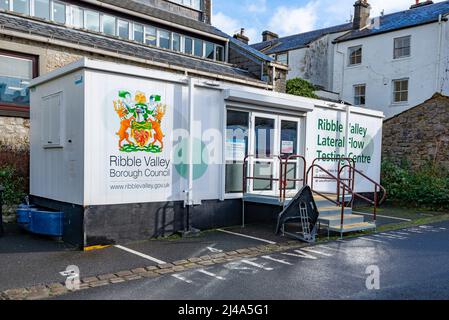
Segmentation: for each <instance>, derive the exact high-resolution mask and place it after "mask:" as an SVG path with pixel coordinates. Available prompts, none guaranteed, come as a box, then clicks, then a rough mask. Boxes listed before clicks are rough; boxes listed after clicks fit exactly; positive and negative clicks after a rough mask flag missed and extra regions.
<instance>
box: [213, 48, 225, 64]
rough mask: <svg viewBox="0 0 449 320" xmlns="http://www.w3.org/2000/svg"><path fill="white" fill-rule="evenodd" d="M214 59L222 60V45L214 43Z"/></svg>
mask: <svg viewBox="0 0 449 320" xmlns="http://www.w3.org/2000/svg"><path fill="white" fill-rule="evenodd" d="M215 60H217V61H224V47H223V46H219V45H215Z"/></svg>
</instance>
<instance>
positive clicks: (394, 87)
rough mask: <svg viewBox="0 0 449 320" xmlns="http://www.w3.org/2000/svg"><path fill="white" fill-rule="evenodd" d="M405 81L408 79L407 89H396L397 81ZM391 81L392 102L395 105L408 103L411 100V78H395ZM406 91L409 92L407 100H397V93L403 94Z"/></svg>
mask: <svg viewBox="0 0 449 320" xmlns="http://www.w3.org/2000/svg"><path fill="white" fill-rule="evenodd" d="M404 81H407V90H399V91H396V83H397V82H404ZM391 83H392V104H393V105H404V104H408V103H409V101H410V78H401V79H393V80H392V82H391ZM401 89H402V88H401ZM404 92H406V93H407V100H401V101H396V93H399V94H402V93H404Z"/></svg>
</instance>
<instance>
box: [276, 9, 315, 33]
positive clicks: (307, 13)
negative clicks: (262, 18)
mask: <svg viewBox="0 0 449 320" xmlns="http://www.w3.org/2000/svg"><path fill="white" fill-rule="evenodd" d="M319 7H320V6H319V1H313V2H309V3H307V4H306V5H305V6H302V7H287V6H280V7H277V8H276V10H275V12H274V14H273V17H272V18H271V20H270V22H269V23H268V27H269V29H270V31H274V32H276V33H279V35H281V36H284V35H291V34H296V33H302V32H307V31H310V30H313V29H314V28H315V25H316V22H317V19H318V14H319Z"/></svg>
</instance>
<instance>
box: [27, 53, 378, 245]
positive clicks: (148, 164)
mask: <svg viewBox="0 0 449 320" xmlns="http://www.w3.org/2000/svg"><path fill="white" fill-rule="evenodd" d="M382 119H383V115H382V114H381V113H379V112H375V111H372V110H368V109H365V108H357V107H352V106H346V105H342V104H336V103H331V102H326V101H321V100H316V99H308V98H303V97H296V96H291V95H287V94H281V93H276V92H272V91H267V90H263V89H257V88H254V87H251V85H250V84H248V85H246V84H236V83H230V82H225V81H220V80H217V81H210V80H207V79H202V78H197V77H191V76H189V75H184V74H175V73H171V72H166V71H159V70H152V69H145V68H140V67H135V66H130V65H124V64H116V63H111V62H103V61H94V60H90V59H86V58H83V59H81V60H79V61H77V62H75V63H72V64H70V65H67V66H65V67H62V68H60V69H58V70H55V71H53V72H50V73H48V74H46V75H43V76H41V77H39V78H36V79H34V80H33V81H32V83H31V166H30V170H31V173H30V194H31V196H32V199H33V201H34V202H36V203H37V204H38V205H41V206H45V207H48V208H52V209H57V210H61V211H63V212H64V214H65V219H64V239H65V240H66V241H68V242H72V243H76V244H79V245H80V246H89V245H96V244H108V243H115V242H119V241H126V240H131V239H142V238H147V237H152V236H159V235H164V234H165V235H166V234H170V233H172V232H176V231H177V230H180V229H182V228H183V227H184V216H185V211H186V206H188V205H194V209H193V210H191V223H192V225H194V226H195V227H198V228H201V229H203V228H212V227H222V226H228V225H236V224H239V223H240V222H241V213H242V200H241V199H242V197H243V189H244V188H243V176H244V174H243V161H246V163H247V164H249V166H248V168H249V170H248V175H249V176H258V177H269V178H270V179H272V180H250V181H249V182H248V184H247V185H246V186H245V189H246V190H245V192H246V193H248V194H254V195H261V196H274V197H276V196H277V195H278V193H279V187H280V186H279V180H276V178H279V175H280V172H279V171H280V169H279V168H280V166H279V162H280V161H281V160H279V159H280V158H279V156H280V155H283V156H284V157H285V156H288V155H293V154H298V155H303V156H304V157H305V160H306V166H307V167H309V165H310V164H311V163H312V162H313V161H314V159H315V158H317V157H338V156H342V155H345V156H349V157H351V158H354V159H355V160H356V162H357V168H358V169H359V170H361V171H363V172H364V173H365V174H366V175H367V176H369V177H370V178H372V179H373V180H375V181H379V176H380V161H381V136H382V130H381V129H382ZM254 155H255V156H254ZM321 165H322V166H323V167H325V168H327V169H329V170H330V171H331V172H333V173H336V171H335V170H336V163H335V161H334V162H332V161H323V162H321ZM303 169H304V168H303V164H302V161H300V159H294V160H292V161H289V171H288V172H289V173H288V174H289V175H290V176H289V177H291V178H297V179H299V178H301V174H302V172H303ZM305 169H307V168H305ZM291 184H292V185H293V187H292V188H291V189H293V191H294V190H298V189H299V187H300V186H302V185H301V183H300V182H291ZM315 188H316V189H317V190H320V191H323V192H332V191H333V190H334V189H335V185H331V184H329V183H328V181H325V180H322V179H318V178H317V179H316V181H315ZM355 188H356V189H357V191H358V192H372V191H373V190H372V187H371V186H369V185H365V183H364V182H363V181H357V180H356V185H355ZM290 191H291V190H290Z"/></svg>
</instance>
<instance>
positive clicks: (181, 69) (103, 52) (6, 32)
mask: <svg viewBox="0 0 449 320" xmlns="http://www.w3.org/2000/svg"><path fill="white" fill-rule="evenodd" d="M0 34H3V35H7V36H13V37H18V38H22V39H27V40H31V41H37V42H42V43H48V44H52V45H56V46H61V47H66V48H71V49H75V50H80V51H84V52H90V53H96V54H99V55H105V56H109V57H114V58H118V59H121V60H125V61H126V60H128V61H133V62H137V63H142V64H146V65H149V66H154V67H158V68H165V69H171V70H174V71H179V72H183V73H186V72H187V73H189V74H195V75H197V76H203V77H208V78H214V79H220V80H224V81H228V82H234V83H239V84H246V85H248V86H252V87H257V88H263V89H268V90H271V89H272V86H271V85H269V84H267V83H261V82H252V81H249V80H244V79H239V78H233V77H231V76H225V75H221V74H216V73H209V72H206V71H200V70H196V69H190V68H185V67H180V66H176V65H171V64H168V63H163V62H157V61H153V60H148V59H144V58H137V57H132V56H128V55H125V54H121V53H115V52H111V51H107V50H103V49H97V48H93V47H87V46H82V45H79V44H76V43H71V42H65V41H62V40H56V39H51V38H48V37H44V36H38V35H31V34H28V33H23V32H17V31H12V30H6V29H4V28H1V27H0Z"/></svg>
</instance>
